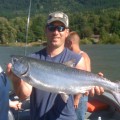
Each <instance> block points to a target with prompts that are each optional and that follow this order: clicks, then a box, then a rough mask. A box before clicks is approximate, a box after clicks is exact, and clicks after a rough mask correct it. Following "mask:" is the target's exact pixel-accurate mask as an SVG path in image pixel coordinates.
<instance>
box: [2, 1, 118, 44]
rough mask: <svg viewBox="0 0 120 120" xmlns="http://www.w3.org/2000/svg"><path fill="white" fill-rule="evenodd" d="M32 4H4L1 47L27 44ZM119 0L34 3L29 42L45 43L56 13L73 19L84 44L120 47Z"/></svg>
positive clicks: (73, 26)
mask: <svg viewBox="0 0 120 120" xmlns="http://www.w3.org/2000/svg"><path fill="white" fill-rule="evenodd" d="M28 6H29V1H28V0H12V1H10V0H0V15H1V16H3V17H0V43H2V44H3V43H8V42H10V43H12V42H16V41H17V42H26V26H27V16H28ZM119 6H120V1H119V0H114V1H113V0H64V1H63V0H32V6H31V8H32V9H31V18H30V25H29V28H28V38H27V42H28V43H29V42H33V41H41V40H42V41H45V39H46V38H45V35H44V30H45V29H44V28H45V23H46V16H47V15H48V13H50V12H52V11H56V10H57V11H63V12H66V13H67V14H68V15H69V18H70V29H71V30H74V31H77V32H78V33H79V35H80V37H81V39H84V40H82V43H83V44H94V39H95V38H92V36H93V35H100V38H98V39H99V42H98V43H99V44H103V43H104V44H118V43H120V12H119V11H120V7H119Z"/></svg>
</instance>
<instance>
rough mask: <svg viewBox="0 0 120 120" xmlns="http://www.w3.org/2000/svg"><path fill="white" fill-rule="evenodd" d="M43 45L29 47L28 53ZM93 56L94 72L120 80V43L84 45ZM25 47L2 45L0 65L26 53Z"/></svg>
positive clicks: (84, 48)
mask: <svg viewBox="0 0 120 120" xmlns="http://www.w3.org/2000/svg"><path fill="white" fill-rule="evenodd" d="M40 48H41V47H27V49H26V50H27V54H29V53H31V52H34V51H37V50H39V49H40ZM81 49H82V50H84V51H86V52H87V53H88V54H89V56H90V58H91V65H92V72H93V73H98V72H100V71H101V72H103V73H104V76H105V77H106V78H108V79H110V80H112V81H116V80H120V45H82V46H81ZM24 51H25V49H24V47H0V65H1V66H2V67H3V68H4V70H5V67H6V64H7V63H8V62H10V55H12V54H18V55H24Z"/></svg>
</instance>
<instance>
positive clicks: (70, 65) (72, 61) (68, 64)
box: [63, 59, 75, 67]
mask: <svg viewBox="0 0 120 120" xmlns="http://www.w3.org/2000/svg"><path fill="white" fill-rule="evenodd" d="M63 64H64V65H66V66H68V67H74V66H75V59H72V60H69V61H67V62H64V63H63Z"/></svg>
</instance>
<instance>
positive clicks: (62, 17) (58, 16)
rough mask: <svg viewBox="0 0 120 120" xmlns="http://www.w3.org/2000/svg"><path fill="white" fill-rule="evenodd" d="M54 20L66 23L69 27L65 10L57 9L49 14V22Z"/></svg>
mask: <svg viewBox="0 0 120 120" xmlns="http://www.w3.org/2000/svg"><path fill="white" fill-rule="evenodd" d="M54 21H60V22H62V23H63V24H64V25H65V27H66V28H68V27H69V19H68V16H67V15H66V14H65V13H63V12H59V11H57V12H53V13H50V14H49V16H48V20H47V24H50V23H52V22H54Z"/></svg>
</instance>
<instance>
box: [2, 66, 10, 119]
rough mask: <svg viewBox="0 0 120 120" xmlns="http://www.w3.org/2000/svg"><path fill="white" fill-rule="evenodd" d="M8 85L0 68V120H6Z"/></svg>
mask: <svg viewBox="0 0 120 120" xmlns="http://www.w3.org/2000/svg"><path fill="white" fill-rule="evenodd" d="M8 110H9V84H8V80H7V78H6V75H5V73H4V72H3V70H2V67H1V66H0V120H8Z"/></svg>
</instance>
